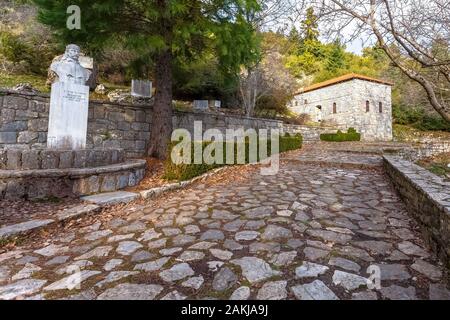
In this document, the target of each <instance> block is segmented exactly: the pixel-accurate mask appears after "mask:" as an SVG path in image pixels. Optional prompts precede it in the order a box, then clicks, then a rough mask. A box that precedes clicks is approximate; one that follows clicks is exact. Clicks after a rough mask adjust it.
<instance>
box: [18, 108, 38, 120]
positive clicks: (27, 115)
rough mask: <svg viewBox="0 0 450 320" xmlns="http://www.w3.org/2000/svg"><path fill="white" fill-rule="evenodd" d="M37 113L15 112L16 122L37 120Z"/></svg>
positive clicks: (29, 111) (27, 111) (28, 111)
mask: <svg viewBox="0 0 450 320" xmlns="http://www.w3.org/2000/svg"><path fill="white" fill-rule="evenodd" d="M37 117H38V113H37V112H34V111H31V110H17V111H16V120H29V119H32V118H37Z"/></svg>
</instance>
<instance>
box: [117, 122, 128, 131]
mask: <svg viewBox="0 0 450 320" xmlns="http://www.w3.org/2000/svg"><path fill="white" fill-rule="evenodd" d="M117 129H119V130H125V131H126V130H130V129H131V124H130V123H129V122H125V121H120V122H118V123H117Z"/></svg>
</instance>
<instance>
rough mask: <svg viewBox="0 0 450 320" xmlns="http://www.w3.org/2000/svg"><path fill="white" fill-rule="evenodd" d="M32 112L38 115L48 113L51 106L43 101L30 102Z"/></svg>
mask: <svg viewBox="0 0 450 320" xmlns="http://www.w3.org/2000/svg"><path fill="white" fill-rule="evenodd" d="M30 110H31V111H34V112H38V113H48V110H49V104H48V103H45V102H42V101H35V100H33V101H30Z"/></svg>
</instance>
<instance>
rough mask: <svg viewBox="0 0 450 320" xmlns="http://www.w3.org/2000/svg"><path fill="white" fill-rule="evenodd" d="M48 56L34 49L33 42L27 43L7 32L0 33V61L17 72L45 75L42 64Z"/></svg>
mask: <svg viewBox="0 0 450 320" xmlns="http://www.w3.org/2000/svg"><path fill="white" fill-rule="evenodd" d="M41 49H42V48H41ZM49 54H51V52H50V53H49V52H48V51H45V52H44V51H41V50H40V49H38V48H36V47H35V43H33V41H29V40H28V41H27V40H26V39H24V38H22V37H21V36H19V35H15V34H13V33H10V32H7V31H0V59H2V60H3V59H5V60H6V61H9V62H10V63H12V64H14V65H15V69H18V70H19V71H22V72H24V73H25V72H26V73H32V74H45V73H46V70H47V65H46V64H45V63H43V62H44V61H45V60H48V56H49ZM13 69H14V68H13Z"/></svg>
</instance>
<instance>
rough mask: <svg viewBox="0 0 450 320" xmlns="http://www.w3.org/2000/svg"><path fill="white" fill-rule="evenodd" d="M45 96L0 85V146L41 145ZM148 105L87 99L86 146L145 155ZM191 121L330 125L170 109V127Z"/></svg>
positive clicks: (307, 134) (307, 132)
mask: <svg viewBox="0 0 450 320" xmlns="http://www.w3.org/2000/svg"><path fill="white" fill-rule="evenodd" d="M49 99H50V98H49V96H48V95H46V94H32V93H25V92H20V93H19V92H15V91H10V90H2V89H0V148H20V149H42V148H45V147H46V143H47V130H48V114H49ZM152 115H153V109H152V106H151V105H130V104H121V103H109V102H103V101H90V103H89V120H88V136H87V149H92V148H96V149H98V148H106V149H108V148H116V149H118V148H120V149H123V150H125V153H126V155H127V157H128V158H133V157H141V156H143V155H144V154H145V152H146V149H147V144H148V141H149V138H150V130H151V125H152V118H153V116H152ZM194 121H202V123H203V130H207V129H210V128H217V129H219V130H221V131H224V130H225V129H228V128H230V129H233V128H244V129H249V128H254V129H256V130H258V129H273V128H277V129H280V130H282V131H284V132H288V133H300V134H302V135H303V137H304V140H305V141H309V140H319V136H320V134H321V133H325V132H335V130H333V128H321V127H307V126H295V125H285V124H284V123H283V122H281V121H277V120H271V119H260V118H248V117H243V116H239V115H224V114H211V113H204V112H174V116H173V127H174V128H184V129H187V130H189V131H191V132H192V131H193V124H194Z"/></svg>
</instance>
